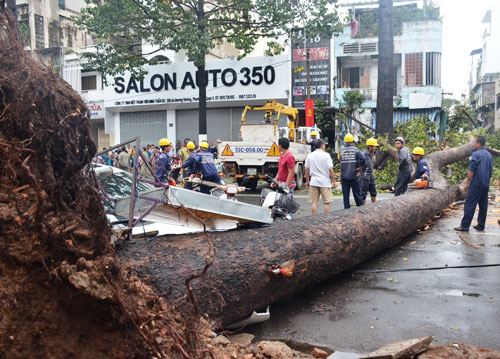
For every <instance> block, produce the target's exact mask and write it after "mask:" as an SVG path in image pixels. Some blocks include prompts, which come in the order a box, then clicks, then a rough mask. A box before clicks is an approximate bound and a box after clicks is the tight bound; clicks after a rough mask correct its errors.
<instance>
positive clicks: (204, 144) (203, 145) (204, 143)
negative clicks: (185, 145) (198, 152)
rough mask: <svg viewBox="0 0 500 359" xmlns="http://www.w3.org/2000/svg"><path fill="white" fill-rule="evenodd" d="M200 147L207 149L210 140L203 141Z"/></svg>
mask: <svg viewBox="0 0 500 359" xmlns="http://www.w3.org/2000/svg"><path fill="white" fill-rule="evenodd" d="M200 147H201V148H205V149H207V148H208V142H207V141H201V143H200Z"/></svg>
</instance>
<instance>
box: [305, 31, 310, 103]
mask: <svg viewBox="0 0 500 359" xmlns="http://www.w3.org/2000/svg"><path fill="white" fill-rule="evenodd" d="M304 54H305V56H306V71H307V72H306V73H307V82H306V98H307V99H308V100H309V99H310V98H311V64H310V62H309V50H308V48H307V36H306V28H305V27H304Z"/></svg>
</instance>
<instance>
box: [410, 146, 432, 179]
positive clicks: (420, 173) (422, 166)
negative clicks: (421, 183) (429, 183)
mask: <svg viewBox="0 0 500 359" xmlns="http://www.w3.org/2000/svg"><path fill="white" fill-rule="evenodd" d="M424 155H425V151H424V149H423V148H422V147H415V148H414V149H413V151H412V158H413V161H414V162H416V163H417V169H416V170H415V179H426V180H429V179H430V172H429V165H428V164H427V162H426V161H425V160H424V159H423V157H424Z"/></svg>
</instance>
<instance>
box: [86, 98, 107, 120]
mask: <svg viewBox="0 0 500 359" xmlns="http://www.w3.org/2000/svg"><path fill="white" fill-rule="evenodd" d="M87 107H88V109H89V111H90V119H92V120H96V119H99V118H104V102H103V101H100V102H91V103H87Z"/></svg>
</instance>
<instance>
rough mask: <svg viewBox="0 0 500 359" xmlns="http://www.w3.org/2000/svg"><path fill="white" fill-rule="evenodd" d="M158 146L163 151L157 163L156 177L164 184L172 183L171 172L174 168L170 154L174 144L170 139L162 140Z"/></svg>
mask: <svg viewBox="0 0 500 359" xmlns="http://www.w3.org/2000/svg"><path fill="white" fill-rule="evenodd" d="M158 146H159V147H160V149H161V153H160V157H159V158H158V161H157V162H156V176H157V177H158V179H159V180H160V181H161V182H163V183H166V182H171V181H172V179H171V178H170V171H171V170H172V166H171V165H170V156H169V155H168V154H169V152H170V150H171V149H172V143H171V142H170V141H169V139H168V138H162V139H161V140H160V141H158Z"/></svg>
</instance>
